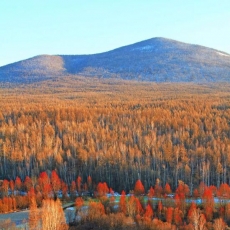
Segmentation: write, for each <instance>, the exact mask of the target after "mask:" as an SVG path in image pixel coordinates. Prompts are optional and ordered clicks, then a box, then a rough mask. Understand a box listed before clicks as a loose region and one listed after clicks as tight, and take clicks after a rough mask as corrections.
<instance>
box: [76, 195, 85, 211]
mask: <svg viewBox="0 0 230 230" xmlns="http://www.w3.org/2000/svg"><path fill="white" fill-rule="evenodd" d="M83 204H84V201H83V199H82V197H78V198H77V199H76V200H75V206H76V212H78V211H79V210H80V209H81V207H82V205H83Z"/></svg>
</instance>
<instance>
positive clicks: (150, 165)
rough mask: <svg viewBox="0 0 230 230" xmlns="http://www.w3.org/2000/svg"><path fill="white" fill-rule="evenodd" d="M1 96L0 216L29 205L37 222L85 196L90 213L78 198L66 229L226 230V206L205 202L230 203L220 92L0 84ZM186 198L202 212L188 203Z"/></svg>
mask: <svg viewBox="0 0 230 230" xmlns="http://www.w3.org/2000/svg"><path fill="white" fill-rule="evenodd" d="M0 94H1V100H0V177H1V178H0V179H1V181H0V196H1V197H0V212H9V211H15V210H18V209H23V208H28V207H30V209H31V210H32V213H33V210H34V213H36V212H38V213H40V214H39V215H40V216H39V218H38V219H37V221H43V219H42V217H41V215H42V213H43V211H42V212H41V211H40V210H44V212H45V210H46V209H47V208H45V207H47V205H48V206H51V207H56V206H55V205H56V204H57V207H56V209H55V210H61V208H60V202H59V201H58V199H57V198H58V197H59V198H61V200H62V201H73V200H75V199H76V197H77V196H83V197H85V196H86V197H89V196H92V197H94V198H96V201H94V200H93V201H89V203H87V206H88V208H89V212H88V215H84V213H82V212H81V207H82V205H83V201H82V200H79V199H80V198H79V197H78V198H79V199H78V198H77V199H76V202H75V207H76V212H77V213H78V211H79V213H78V215H80V216H81V222H80V223H73V226H72V227H71V228H72V229H103V228H102V225H103V226H107V227H104V229H129V228H130V224H132V223H133V221H134V222H135V226H133V229H134V228H137V229H174V228H175V229H176V228H177V227H178V226H183V227H181V229H206V228H208V229H224V226H225V223H224V221H226V222H227V223H228V222H229V206H228V205H227V204H225V203H222V204H220V205H215V204H214V200H213V199H214V197H218V198H219V199H226V198H227V199H228V198H229V197H230V188H229V184H230V173H229V167H230V166H229V161H230V158H229V151H230V87H229V85H228V84H225V85H224V84H213V85H212V84H209V85H194V84H155V83H148V84H147V83H140V82H139V83H138V84H137V83H135V82H125V81H123V82H122V81H117V82H116V81H110V80H108V81H107V80H103V81H101V80H98V79H95V81H94V82H91V81H90V80H87V79H86V80H84V81H81V78H80V77H79V78H78V79H75V80H73V79H71V81H70V80H68V79H67V80H66V82H64V83H63V84H60V82H59V79H56V81H53V80H50V81H47V82H45V83H44V84H43V85H42V84H41V85H36V84H29V85H20V86H18V85H15V86H13V87H12V85H11V86H6V85H3V86H2V87H1V89H0ZM111 188H112V189H111ZM113 190H114V191H116V192H119V193H121V194H122V195H121V197H120V200H119V205H118V209H116V210H114V207H115V206H116V204H114V198H113V195H112V196H111V198H108V197H106V194H107V193H108V192H110V194H113ZM170 193H173V196H174V198H169V197H167V196H168V194H170ZM125 194H129V196H125ZM143 195H144V196H143ZM143 197H148V201H146V200H143V199H144V198H143ZM152 197H157V199H160V201H159V200H158V202H157V203H156V202H155V203H154V202H153V201H152V200H151V199H152ZM191 197H193V198H201V199H202V204H201V205H196V204H193V203H192V204H191V205H190V204H186V203H187V202H185V199H187V198H191ZM49 199H52V200H53V199H54V200H56V199H57V203H53V201H51V200H49ZM49 202H50V203H49ZM58 202H59V203H58ZM122 202H123V203H122ZM161 202H162V203H161ZM168 202H169V203H168ZM78 206H79V207H78ZM37 207H38V208H39V211H38V209H37ZM190 209H192V210H190ZM98 210H100V212H98ZM189 210H190V211H189ZM194 210H195V211H194ZM98 213H99V214H98ZM189 213H190V214H189ZM191 213H192V214H191ZM30 215H32V216H33V214H30ZM98 215H99V216H98ZM35 217H36V216H35ZM35 217H34V218H35ZM43 217H44V221H48V220H47V218H46V215H43ZM31 218H32V217H31ZM36 218H37V217H36ZM36 218H35V220H36ZM130 218H131V219H130ZM50 219H51V220H52V218H51V217H50ZM60 219H62V220H63V221H62V223H61V224H64V225H65V223H64V219H63V218H62V217H60ZM214 219H215V221H214ZM35 220H34V221H35ZM111 220H114V221H115V222H111ZM31 221H32V222H33V218H32V220H31ZM194 221H196V222H197V223H198V222H199V223H200V224H197V226H203V227H204V228H196V225H194V223H195V222H194ZM210 221H211V222H210ZM39 223H40V222H39ZM111 223H114V226H111ZM32 224H33V223H32ZM43 224H45V222H44V223H43V222H42V223H40V225H42V226H43ZM47 224H48V223H47ZM191 224H192V225H191ZM64 225H61V226H62V227H61V228H63V229H64V228H67V226H66V225H65V226H64ZM92 226H94V228H92ZM127 226H128V227H127ZM191 226H193V227H194V226H195V227H194V228H193V227H192V228H191ZM208 226H209V227H208ZM213 226H217V227H213ZM218 226H222V228H218ZM90 227H91V228H90ZM44 229H46V228H44ZM47 229H49V228H47Z"/></svg>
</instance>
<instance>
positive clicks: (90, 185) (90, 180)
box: [87, 176, 92, 190]
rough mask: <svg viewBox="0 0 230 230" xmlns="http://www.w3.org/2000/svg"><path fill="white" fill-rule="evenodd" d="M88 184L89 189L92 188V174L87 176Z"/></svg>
mask: <svg viewBox="0 0 230 230" xmlns="http://www.w3.org/2000/svg"><path fill="white" fill-rule="evenodd" d="M87 184H88V189H89V190H92V178H91V176H88V177H87Z"/></svg>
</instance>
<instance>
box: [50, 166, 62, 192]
mask: <svg viewBox="0 0 230 230" xmlns="http://www.w3.org/2000/svg"><path fill="white" fill-rule="evenodd" d="M50 182H51V185H52V188H53V191H54V192H55V193H57V192H58V191H59V190H60V188H61V180H60V178H59V176H58V174H57V173H56V171H55V170H53V171H52V172H51V177H50Z"/></svg>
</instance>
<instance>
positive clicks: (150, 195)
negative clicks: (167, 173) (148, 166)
mask: <svg viewBox="0 0 230 230" xmlns="http://www.w3.org/2000/svg"><path fill="white" fill-rule="evenodd" d="M153 196H154V189H153V187H152V186H151V187H150V189H149V193H148V197H149V198H152V197H153Z"/></svg>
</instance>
